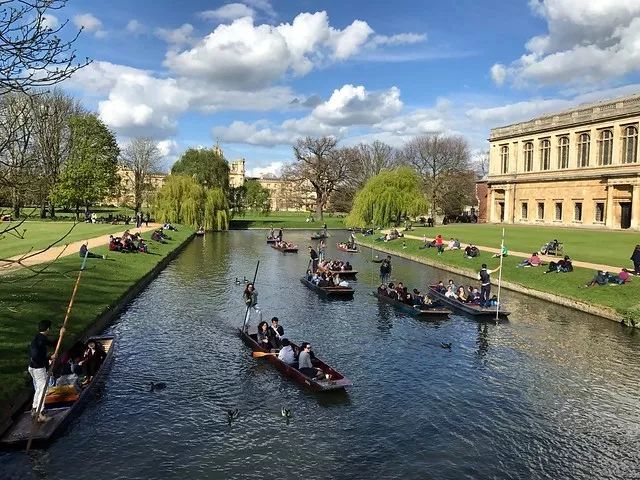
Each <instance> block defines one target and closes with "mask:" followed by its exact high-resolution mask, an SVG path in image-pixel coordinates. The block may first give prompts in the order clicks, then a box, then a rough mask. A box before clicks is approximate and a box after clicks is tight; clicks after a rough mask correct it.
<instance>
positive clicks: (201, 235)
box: [196, 230, 204, 237]
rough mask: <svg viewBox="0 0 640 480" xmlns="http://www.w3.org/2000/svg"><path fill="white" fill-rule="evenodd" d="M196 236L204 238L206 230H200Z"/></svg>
mask: <svg viewBox="0 0 640 480" xmlns="http://www.w3.org/2000/svg"><path fill="white" fill-rule="evenodd" d="M196 235H197V236H198V237H203V236H204V230H198V231H197V232H196Z"/></svg>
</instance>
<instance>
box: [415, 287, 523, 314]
mask: <svg viewBox="0 0 640 480" xmlns="http://www.w3.org/2000/svg"><path fill="white" fill-rule="evenodd" d="M427 294H428V295H429V296H430V297H431V298H432V299H434V300H437V301H439V302H440V303H442V304H444V305H447V306H449V307H452V308H453V309H454V310H459V311H461V312H464V313H466V314H467V315H472V316H474V317H476V318H478V317H484V318H485V319H486V318H487V317H491V316H494V317H495V315H496V309H495V308H493V307H491V308H486V307H481V306H480V305H478V304H475V303H464V302H460V301H458V300H456V299H454V298H449V297H447V296H446V295H445V294H444V293H440V292H439V291H438V290H437V288H436V286H435V285H430V286H429V290H428V292H427ZM510 313H511V312H508V311H506V310H503V309H500V310H499V311H498V316H499V317H503V318H504V317H507V316H509V314H510Z"/></svg>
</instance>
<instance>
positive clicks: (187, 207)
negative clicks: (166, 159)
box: [155, 174, 229, 230]
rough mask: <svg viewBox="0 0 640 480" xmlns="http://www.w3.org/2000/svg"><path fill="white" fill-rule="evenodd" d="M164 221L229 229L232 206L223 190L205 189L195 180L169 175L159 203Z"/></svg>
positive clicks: (160, 217)
mask: <svg viewBox="0 0 640 480" xmlns="http://www.w3.org/2000/svg"><path fill="white" fill-rule="evenodd" d="M155 210H156V217H157V218H158V219H159V220H160V221H161V222H171V223H182V224H185V225H189V226H191V227H193V228H197V227H201V226H203V227H204V228H206V229H213V230H227V229H228V228H229V204H228V202H227V198H226V195H225V193H224V192H223V191H222V189H220V188H209V189H207V188H204V187H203V186H202V185H200V184H199V183H198V182H197V181H196V180H195V179H194V178H193V177H190V176H186V175H174V174H171V175H169V176H168V177H167V178H166V180H165V182H164V185H163V186H162V188H161V189H160V190H159V191H158V195H157V200H156V208H155Z"/></svg>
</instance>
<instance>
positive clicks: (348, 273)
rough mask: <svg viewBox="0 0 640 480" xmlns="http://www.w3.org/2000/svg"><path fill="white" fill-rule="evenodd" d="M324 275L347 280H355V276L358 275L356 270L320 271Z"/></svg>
mask: <svg viewBox="0 0 640 480" xmlns="http://www.w3.org/2000/svg"><path fill="white" fill-rule="evenodd" d="M321 271H323V272H325V273H329V274H331V275H339V276H340V278H345V279H348V280H356V275H358V271H357V270H321Z"/></svg>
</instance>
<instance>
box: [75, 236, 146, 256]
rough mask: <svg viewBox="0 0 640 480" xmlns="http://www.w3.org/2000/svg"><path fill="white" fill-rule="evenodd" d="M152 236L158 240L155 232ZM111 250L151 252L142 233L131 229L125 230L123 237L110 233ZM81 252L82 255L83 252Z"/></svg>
mask: <svg viewBox="0 0 640 480" xmlns="http://www.w3.org/2000/svg"><path fill="white" fill-rule="evenodd" d="M154 234H155V232H154ZM151 238H152V239H153V240H156V239H155V238H154V236H153V234H152V235H151ZM156 241H158V240H156ZM109 251H111V252H125V253H126V252H129V253H134V252H142V253H149V247H148V246H147V243H146V242H145V241H144V239H143V238H142V234H140V233H131V232H130V231H129V230H125V232H124V233H123V234H122V237H114V236H113V235H109ZM80 254H81V255H82V252H81V253H80Z"/></svg>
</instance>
